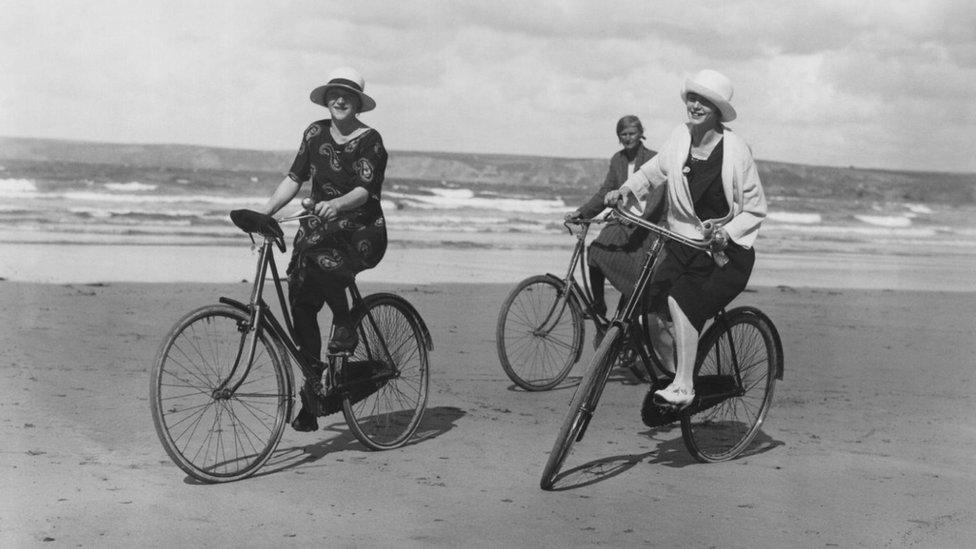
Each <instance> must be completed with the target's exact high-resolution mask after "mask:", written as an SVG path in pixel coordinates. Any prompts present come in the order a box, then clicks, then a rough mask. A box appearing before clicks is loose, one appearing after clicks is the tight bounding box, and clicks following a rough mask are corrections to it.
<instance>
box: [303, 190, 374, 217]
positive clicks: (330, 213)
mask: <svg viewBox="0 0 976 549" xmlns="http://www.w3.org/2000/svg"><path fill="white" fill-rule="evenodd" d="M368 199H369V191H367V190H366V189H365V188H363V187H356V188H355V189H353V190H351V191H349V192H347V193H346V194H344V195H342V196H340V197H338V198H333V199H332V200H323V201H322V202H319V203H317V204H315V208H314V209H313V210H312V211H313V212H315V215H317V216H319V217H321V218H323V219H325V220H326V221H332V220H333V219H335V218H336V217H338V215H339V212H344V211H347V210H354V209H356V208H358V207H360V206H362V205H363V204H365V203H366V200H368Z"/></svg>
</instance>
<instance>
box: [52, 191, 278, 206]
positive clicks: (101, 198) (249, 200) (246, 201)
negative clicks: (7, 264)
mask: <svg viewBox="0 0 976 549" xmlns="http://www.w3.org/2000/svg"><path fill="white" fill-rule="evenodd" d="M42 195H47V196H43V197H50V198H64V199H66V200H78V201H83V202H114V203H118V202H132V203H164V204H182V203H202V204H228V205H235V206H245V205H253V204H264V203H265V202H267V200H268V197H266V196H215V195H193V194H187V195H172V194H171V195H144V194H116V193H100V192H92V191H68V192H65V193H42Z"/></svg>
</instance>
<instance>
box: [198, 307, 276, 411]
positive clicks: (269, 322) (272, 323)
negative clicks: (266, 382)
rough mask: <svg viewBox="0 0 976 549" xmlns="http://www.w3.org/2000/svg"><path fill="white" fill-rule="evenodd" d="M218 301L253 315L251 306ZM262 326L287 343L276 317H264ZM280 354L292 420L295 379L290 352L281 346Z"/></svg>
mask: <svg viewBox="0 0 976 549" xmlns="http://www.w3.org/2000/svg"><path fill="white" fill-rule="evenodd" d="M217 301H219V302H220V303H223V304H224V305H229V306H231V307H233V308H235V309H238V310H240V311H241V312H244V313H247V314H249V315H250V314H251V307H250V305H247V304H246V303H242V302H240V301H237V300H236V299H231V298H229V297H223V296H221V297H220V298H219V299H217ZM261 324H263V326H262V329H263V330H265V331H267V332H270V333H272V334H274V335H275V337H277V338H278V340H279V341H286V336H285V333H284V331H282V329H281V325H279V324H278V321H277V319H275V317H274V316H272V315H264V317H263V318H262V319H261ZM278 352H279V354H280V355H281V360H282V361H283V362H284V363H285V376H286V377H287V378H288V379H287V381H286V382H287V384H288V393H289V398H288V410H287V411H286V412H285V413H286V414H287V416H286V417H288V418H289V420H290V418H291V416H292V412H293V411H294V407H295V396H294V387H295V379H294V377H293V374H292V371H291V362H290V360H289V358H288V350H287V349H285V348H283V346H279V349H278Z"/></svg>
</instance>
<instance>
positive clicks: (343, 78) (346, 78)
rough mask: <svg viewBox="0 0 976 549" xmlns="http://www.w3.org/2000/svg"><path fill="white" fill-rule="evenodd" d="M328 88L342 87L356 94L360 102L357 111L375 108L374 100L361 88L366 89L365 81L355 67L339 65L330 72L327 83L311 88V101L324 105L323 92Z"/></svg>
mask: <svg viewBox="0 0 976 549" xmlns="http://www.w3.org/2000/svg"><path fill="white" fill-rule="evenodd" d="M329 88H342V89H344V90H349V91H351V92H353V93H355V94H356V95H358V96H359V103H360V108H359V112H366V111H371V110H373V109H374V108H376V101H373V98H372V97H370V96H368V95H366V94H365V93H363V90H364V89H366V81H365V80H363V75H361V74H359V71H357V70H356V69H353V68H350V67H341V68H338V69H336V70H334V71H332V74H330V75H329V81H328V83H326V84H324V85H322V86H319V87H317V88H315V89H314V90H312V93H311V95H309V99H311V100H312V103H316V104H318V105H322V106H323V107H325V106H326V104H325V92H326V91H328V89H329Z"/></svg>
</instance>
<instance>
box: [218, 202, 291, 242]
mask: <svg viewBox="0 0 976 549" xmlns="http://www.w3.org/2000/svg"><path fill="white" fill-rule="evenodd" d="M230 220H231V221H233V222H234V225H237V226H238V227H239V228H240V229H241V230H242V231H244V232H246V233H248V234H250V233H258V234H260V235H261V236H264V237H268V238H273V239H274V240H275V242H277V243H278V245H279V247H281V246H283V245H284V243H285V233H284V232H283V231H282V230H281V225H279V224H278V221H277V220H276V219H275V218H273V217H271V216H270V215H267V214H263V213H260V212H256V211H254V210H234V211H232V212H230Z"/></svg>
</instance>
